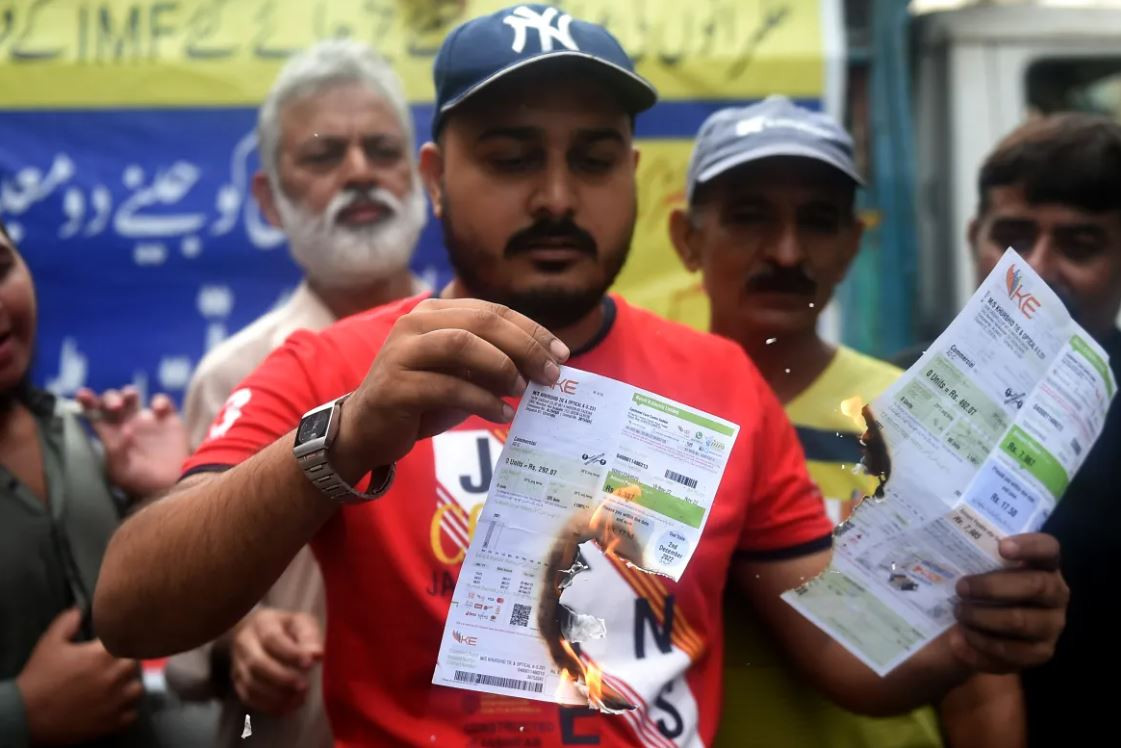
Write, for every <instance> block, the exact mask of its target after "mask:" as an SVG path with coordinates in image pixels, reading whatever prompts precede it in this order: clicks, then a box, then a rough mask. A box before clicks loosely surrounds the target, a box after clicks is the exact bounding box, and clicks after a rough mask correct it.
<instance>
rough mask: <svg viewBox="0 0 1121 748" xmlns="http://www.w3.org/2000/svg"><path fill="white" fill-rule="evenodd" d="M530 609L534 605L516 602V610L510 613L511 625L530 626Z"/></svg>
mask: <svg viewBox="0 0 1121 748" xmlns="http://www.w3.org/2000/svg"><path fill="white" fill-rule="evenodd" d="M530 610H532V606H529V605H519V604H518V603H514V612H513V613H511V614H510V625H511V626H528V625H529V611H530Z"/></svg>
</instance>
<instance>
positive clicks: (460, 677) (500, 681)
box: [455, 670, 545, 693]
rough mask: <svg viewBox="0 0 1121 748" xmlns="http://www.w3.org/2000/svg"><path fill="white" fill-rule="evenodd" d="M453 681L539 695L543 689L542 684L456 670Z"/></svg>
mask: <svg viewBox="0 0 1121 748" xmlns="http://www.w3.org/2000/svg"><path fill="white" fill-rule="evenodd" d="M455 679H456V681H457V682H459V683H470V684H472V685H478V686H498V687H499V688H512V689H514V690H515V691H532V692H533V693H541V691H542V690H544V688H545V684H544V683H534V682H533V681H528V680H517V679H516V678H499V677H498V676H497V675H483V674H482V673H468V672H467V671H465V670H456V671H455Z"/></svg>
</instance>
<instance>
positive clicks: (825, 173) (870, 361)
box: [670, 96, 1023, 748]
mask: <svg viewBox="0 0 1121 748" xmlns="http://www.w3.org/2000/svg"><path fill="white" fill-rule="evenodd" d="M861 184H862V181H861V178H860V174H859V172H858V170H857V167H856V164H855V162H854V160H853V148H852V139H851V138H850V137H849V135H848V133H846V132H845V131H844V129H843V128H841V126H840V125H839V124H837V122H836V121H834V120H833V119H832V118H831V117H829V116H827V115H825V114H821V113H817V112H812V111H810V110H808V109H805V108H803V107H800V106H798V105H796V104H794V103H793V102H791V101H790V100H789V99H787V98H786V97H783V96H772V97H770V98H768V99H766V100H765V101H763V102H760V103H758V104H753V105H751V106H746V107H732V108H728V109H722V110H720V111H718V112H716V113H714V114H712V115H711V116H710V117H709V118H708V120H706V122H705V123H704V125H703V126H702V127H701V129H700V132H699V134H698V137H697V142H696V145H695V147H694V151H693V155H692V158H691V160H690V164H689V172H688V184H687V186H686V197H687V205H686V206H685V207H684V208H680V209H678V210H675V211H674V212H673V213H672V214H671V217H670V235H671V238H672V240H673V243H674V246H675V247H676V249H677V252H678V254H679V255H680V257H681V259H682V262H683V263H684V264H685V266H686V267H687V268H688V269H689V270H691V271H700V272H701V273H702V276H703V285H704V288H705V291H706V293H707V294H708V297H709V300H710V307H711V325H710V329H711V330H712V331H713V332H715V333H716V334H718V335H722V336H724V337H726V338H729V339H731V340H734V341H736V342H737V343H739V344H740V345H741V346H742V347H743V349H744V350H745V351H746V352H747V353H748V354H749V355H750V357H751V360H752V362H753V363H754V364H755V365H756V366H757V367H759V370H760V372H761V373H762V374H763V377H764V378H765V379H766V380H767V383H768V384H769V385H770V386H771V389H772V390H774V392H775V394H776V395H777V396H778V399H779V401H780V402H781V403H782V404H783V407H784V408H785V410H786V413H787V415H788V416H789V417H790V420H791V421H792V422H793V424H794V427H795V430H796V432H797V434H798V440H799V442H800V443H801V445H802V450H803V451H804V452H805V455H806V460H807V467H808V468H809V472H810V476H811V477H812V478H813V479H814V481H815V482H816V483H817V485H818V486H819V487H820V488H821V491H822V494H823V496H824V498H825V502H826V509H827V511H828V513H829V517H830V519H831V520H832V521H833V522H840V521H842V520H843V519H845V518H847V517H848V516H849V514H850V513H851V511H852V508H853V506H854V504H855V503H856V502H857V501H859V500H860V499H861V498H863V497H864V496H866V495H869V494H870V493H871V492H872V490H873V489H874V488H875V480H874V479H872V478H870V477H869V476H867V475H865V474H863V473H862V472H860V471H858V469H857V467H858V465H859V463H860V461H861V457H862V449H861V446H860V443H859V438H860V434H861V432H863V430H864V428H863V424H862V422H861V420H862V419H860V416H859V413H860V408H861V405H863V404H864V403H867V402H871V401H872V400H873V399H874V398H875V397H877V396H878V395H879V394H880V393H881V392H882V391H883V390H885V389H886V388H887V387H888V385H890V384H891V383H892V382H893V381H894V380H895V378H896V377H898V376H899V375H900V374H901V373H902V372H901V371H900V370H899V369H897V368H895V367H894V366H891V365H890V364H887V363H885V362H882V361H879V360H876V359H874V358H870V357H868V356H865V355H862V354H860V353H858V352H856V351H854V350H852V349H851V348H847V347H845V346H843V345H833V344H831V343H829V342H827V341H826V340H824V339H823V338H822V337H821V335H820V334H819V332H818V326H817V322H818V318H819V316H820V315H821V313H822V311H823V310H824V309H825V307H826V305H827V304H828V303H829V301H830V299H831V298H832V295H833V290H834V288H835V287H836V286H837V284H838V283H839V282H840V281H841V280H842V279H843V278H844V276H845V274H846V273H847V272H848V269H849V266H850V265H851V263H852V260H853V258H854V257H855V256H856V253H857V251H858V249H859V247H860V238H861V234H862V232H863V225H862V223H861V221H860V219H859V218H858V217H857V215H856V212H855V198H856V191H857V189H858V188H859V187H860V186H861ZM725 647H726V652H725V669H724V678H725V688H726V696H725V700H726V702H727V703H729V704H736V705H737V706H735V708H729V709H727V710H726V711H725V713H724V715H723V717H722V720H721V728H720V733H719V739H718V744H722V745H727V746H775V745H785V746H819V745H828V746H831V747H833V748H860V747H862V746H877V747H879V748H893V747H897V748H903V747H904V746H912V747H918V746H940V745H942V744H943V735H942V729H941V727H940V724H939V719H938V714H937V712H936V710H935V709H934V708H933V707H931V706H925V707H922V708H921V709H919V710H916V711H914V712H910V713H908V714H905V715H900V716H895V717H883V718H873V717H866V716H862V715H858V714H854V713H852V712H850V711H847V710H845V709H843V708H842V707H840V706H838V705H836V704H834V703H833V702H831V701H829V700H828V699H826V698H825V697H823V696H822V695H820V694H819V693H817V692H816V691H814V690H813V689H812V688H810V686H809V685H808V683H806V681H805V679H804V678H802V677H801V676H799V675H798V674H797V673H796V672H794V670H793V669H792V668H791V667H790V665H789V663H788V662H787V661H786V660H785V659H784V658H782V657H781V651H780V649H779V648H778V647H777V646H776V644H775V642H774V639H773V637H771V636H769V635H768V634H767V632H766V631H765V630H764V628H763V627H762V626H760V625H759V623H758V621H757V619H756V617H755V616H752V615H751V612H750V610H749V608H748V607H747V606H746V605H744V604H743V602H742V601H741V600H740V598H739V597H738V596H736V595H731V596H729V599H728V600H727V601H726V602H725ZM955 691H956V692H955V693H954V694H953V695H951V697H949V699H948V700H947V701H946V702H945V709H944V710H943V714H942V717H943V720H944V723H945V727H946V731H947V733H948V735H949V736H950V737H951V738H952V740H951V743H952V744H953V745H954V746H961V745H977V746H998V745H1006V746H1015V745H1019V743H1020V742H1022V739H1023V730H1022V728H1021V729H1016V725H1017V724H1020V725H1022V724H1023V710H1022V703H1021V701H1020V698H1019V689H1018V687H1017V682H1016V680H1015V678H1014V677H1011V676H1003V677H1001V676H976V677H975V678H974V679H973V681H972V682H971V683H970V684H968V685H965V686H961V687H959V688H958V689H955ZM966 692H968V693H969V694H970V695H971V697H973V698H974V701H973V702H972V703H971V704H970V708H969V709H968V710H965V709H962V708H959V707H958V705H959V704H963V702H964V696H963V694H964V693H966ZM978 696H983V697H984V704H985V707H986V708H984V709H980V708H977V707H978V704H977V703H976V701H975V699H976V697H978Z"/></svg>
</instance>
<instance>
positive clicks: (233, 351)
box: [168, 39, 426, 748]
mask: <svg viewBox="0 0 1121 748" xmlns="http://www.w3.org/2000/svg"><path fill="white" fill-rule="evenodd" d="M257 135H258V147H259V153H260V159H261V171H260V172H259V173H258V174H256V175H255V176H254V178H253V194H254V195H255V197H256V199H257V202H258V203H259V204H260V206H261V209H262V211H263V212H264V215H265V217H266V218H267V219H268V220H269V222H270V223H272V224H273V225H275V226H278V227H279V228H281V229H282V230H283V231H284V233H285V234H286V236H287V237H288V246H289V249H290V250H291V254H292V257H293V258H294V259H295V261H296V262H297V264H299V266H300V267H301V268H302V269H303V271H304V278H303V280H302V282H301V283H300V285H299V286H298V287H297V288H296V290H295V292H294V293H293V294H292V296H291V298H289V299H288V300H287V301H286V302H285V303H284V304H283V305H282V306H280V307H279V308H277V309H274V310H273V311H271V312H269V313H267V314H265V315H264V316H263V317H261V318H259V319H258V320H256V321H255V322H253V323H252V324H250V325H249V326H248V327H246V328H244V329H243V330H241V331H240V332H238V333H236V334H235V335H233V336H232V337H231V338H229V339H227V340H225V341H223V342H222V343H220V344H219V345H218V346H216V347H215V348H214V349H213V350H211V351H210V352H209V353H208V354H207V355H206V356H205V357H204V358H203V359H202V361H201V362H200V363H199V366H198V369H197V370H196V372H195V374H194V376H193V378H192V380H191V383H190V386H189V387H188V391H187V398H186V404H185V417H186V421H187V427H188V430H189V432H190V438H191V446H192V448H193V447H197V446H198V445H199V444H200V443H201V442H202V441H204V440H205V439H206V438H207V436H208V435H215V436H216V435H220V434H222V433H224V430H225V429H226V428H228V426H227V422H228V420H230V419H233V418H236V414H237V413H238V412H239V411H238V409H239V408H240V407H242V406H243V405H244V404H245V403H244V402H243V400H244V399H245V398H246V390H237V391H234V390H235V388H236V387H237V385H238V383H239V382H240V381H241V380H242V379H244V378H245V376H246V375H247V374H249V373H250V372H251V371H253V369H254V368H256V367H257V365H258V364H259V363H260V362H261V361H262V360H263V359H264V358H265V357H266V356H267V355H268V354H269V353H270V352H271V351H272V350H273V349H274V348H276V347H277V346H279V345H280V344H281V343H283V342H284V340H285V338H287V337H288V336H289V335H290V334H291V333H293V332H295V331H296V330H320V329H322V328H324V327H326V326H328V325H329V324H331V323H332V322H334V321H335V320H337V319H339V318H341V317H345V316H347V315H350V314H353V313H355V312H360V311H365V310H367V309H371V308H373V307H376V306H378V305H380V304H384V303H386V302H388V301H392V300H394V299H398V298H400V297H403V296H409V295H412V294H414V293H417V292H419V291H421V290H423V288H424V284H423V283H422V282H421V281H420V280H419V279H418V278H416V277H414V276H413V275H412V273H410V271H409V260H410V259H411V257H412V255H413V250H414V248H415V246H416V241H417V237H418V236H419V234H420V231H421V229H422V228H423V226H424V221H425V210H426V205H425V201H424V190H423V186H422V184H421V182H420V179H419V178H418V177H417V174H416V164H415V160H414V156H413V140H414V138H413V125H412V117H411V114H410V112H409V108H408V103H407V101H406V99H405V95H404V92H403V90H402V86H401V83H400V81H399V79H398V78H397V75H396V74H395V73H394V72H393V70H392V69H391V68H390V67H389V65H388V64H387V63H386V62H385V61H384V60H383V59H381V58H380V57H379V56H378V55H377V54H376V53H375V52H374V51H373V50H372V49H371V48H370V47H369V46H367V45H365V44H362V43H359V42H355V41H346V40H335V39H333V40H328V41H323V42H320V43H318V44H316V45H314V46H312V47H310V48H308V49H307V50H305V51H303V52H301V53H299V54H297V55H295V56H294V57H293V58H292V59H290V60H289V61H288V62H287V63H286V64H285V66H284V68H283V69H282V70H281V72H280V74H279V75H278V77H277V79H276V82H275V83H274V84H273V87H272V90H271V91H270V92H269V95H268V98H267V99H266V100H265V102H264V104H263V105H262V107H261V110H260V115H259V120H258V125H257ZM231 393H232V394H231ZM223 408H224V410H223ZM220 411H221V412H222V413H223V418H224V419H225V420H218V421H215V417H216V416H217V415H218V413H219V412H220ZM324 616H325V609H324V601H323V580H322V577H321V575H320V573H319V569H318V567H317V566H316V563H315V559H314V557H313V556H312V554H311V552H310V551H309V550H307V549H305V550H303V551H301V552H300V553H299V554H297V556H296V558H294V559H293V561H292V563H291V564H290V565H289V567H288V569H287V570H286V571H285V572H284V574H283V575H281V577H280V578H279V579H278V580H277V581H276V583H275V584H274V585H273V586H272V588H271V589H270V590H269V591H268V592H267V593H266V594H265V595H264V597H263V598H262V599H261V601H260V603H259V604H258V605H257V606H256V607H255V608H254V609H253V611H252V612H250V613H249V614H248V615H247V616H246V617H245V618H244V619H243V620H242V621H241V622H240V623H238V625H237V626H235V627H234V629H233V630H232V631H231V632H230V633H229V634H227V635H226V636H223V637H222V638H220V639H219V640H217V641H216V642H215V643H214V644H213V645H208V646H206V647H204V648H202V649H199V650H193V651H191V652H189V653H185V654H183V655H180V656H177V657H175V658H173V659H172V661H171V663H170V665H169V669H168V678H169V683H170V685H171V686H172V688H173V689H175V690H176V691H177V692H178V693H179V694H180V695H181V696H183V697H184V698H191V699H195V700H201V699H210V698H212V697H215V696H223V697H225V704H224V707H223V712H222V715H221V716H220V718H219V728H218V729H219V740H218V743H219V745H224V746H233V745H239V744H240V741H241V732H242V728H243V718H244V716H245V715H246V714H247V713H249V714H251V715H252V717H253V718H254V719H255V721H254V722H253V730H254V735H255V737H256V739H258V740H261V741H264V742H265V743H267V744H268V745H270V746H279V747H281V748H283V747H284V746H293V747H295V746H299V747H300V748H315V747H316V746H326V745H330V744H331V733H330V727H329V725H328V722H327V718H326V715H325V713H324V711H323V703H322V695H321V684H320V682H319V681H320V674H319V670H318V668H315V667H314V666H315V664H316V663H317V662H318V655H319V653H320V652H321V651H322V647H323V641H322V639H323V634H322V631H323V625H324Z"/></svg>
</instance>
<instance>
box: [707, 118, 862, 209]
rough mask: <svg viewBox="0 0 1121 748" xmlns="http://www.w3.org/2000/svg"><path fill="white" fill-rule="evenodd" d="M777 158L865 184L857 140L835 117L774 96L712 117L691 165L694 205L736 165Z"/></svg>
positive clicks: (708, 120)
mask: <svg viewBox="0 0 1121 748" xmlns="http://www.w3.org/2000/svg"><path fill="white" fill-rule="evenodd" d="M772 156H799V157H802V158H810V159H814V160H816V161H822V162H824V163H826V164H829V165H830V166H832V167H833V168H835V169H837V170H838V171H840V172H842V173H843V174H845V175H846V176H848V177H849V178H851V179H852V180H853V181H854V182H856V184H858V185H863V184H864V180H863V179H861V178H860V171H859V170H858V169H857V168H856V162H855V161H854V160H853V148H852V138H850V137H849V134H848V133H847V132H845V130H844V128H843V127H841V126H840V125H839V124H837V122H836V120H834V119H833V118H832V117H830V116H828V115H826V114H822V113H821V112H814V111H810V110H809V109H806V108H805V107H800V106H798V105H797V104H795V103H794V102H792V101H791V100H790V99H788V98H786V97H785V96H769V97H767V98H766V99H764V100H763V101H761V102H759V103H757V104H752V105H750V106H745V107H729V108H727V109H721V110H719V111H717V112H714V113H713V114H711V115H709V118H708V119H706V120H705V122H704V124H703V125H701V130H700V132H699V133H698V134H697V142H696V145H695V146H694V147H693V156H692V158H691V159H690V160H689V172H688V183H687V187H686V195H687V197H688V200H689V202H692V201H693V195H694V193H695V192H696V189H697V187H698V185H702V184H704V183H705V182H708V181H710V180H712V179H715V178H716V177H718V176H720V175H721V174H723V173H725V172H727V171H730V170H731V169H734V168H735V167H737V166H740V165H742V164H746V163H748V162H750V161H756V160H758V159H762V158H770V157H772Z"/></svg>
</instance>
